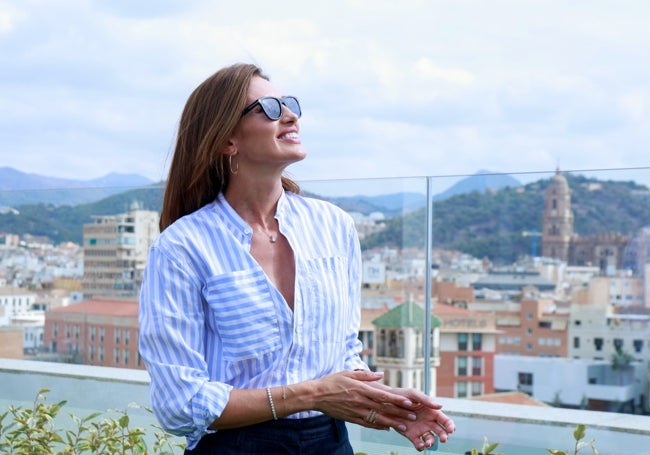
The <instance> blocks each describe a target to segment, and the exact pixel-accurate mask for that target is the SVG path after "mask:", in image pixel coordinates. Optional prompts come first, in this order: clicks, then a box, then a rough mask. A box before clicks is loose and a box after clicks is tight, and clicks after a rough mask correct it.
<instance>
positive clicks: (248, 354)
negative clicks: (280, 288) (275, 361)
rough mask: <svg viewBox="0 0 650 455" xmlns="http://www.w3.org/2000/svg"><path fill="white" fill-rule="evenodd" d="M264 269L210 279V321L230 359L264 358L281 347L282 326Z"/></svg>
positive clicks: (208, 294)
mask: <svg viewBox="0 0 650 455" xmlns="http://www.w3.org/2000/svg"><path fill="white" fill-rule="evenodd" d="M271 292H273V291H272V289H271V288H270V286H269V284H268V281H267V279H266V276H265V275H264V272H262V271H261V270H254V269H253V270H240V271H236V272H230V273H226V274H223V275H219V276H215V277H212V278H211V279H210V280H208V282H207V283H206V290H205V299H206V301H207V306H208V314H207V315H206V316H207V321H208V325H209V326H210V328H211V329H212V330H214V331H215V332H216V333H217V334H218V338H219V339H220V340H221V344H222V346H221V348H222V353H223V356H224V358H225V359H226V360H228V361H241V360H248V359H255V358H257V359H261V358H262V357H268V356H269V354H271V353H273V352H275V351H278V350H279V349H280V347H281V337H280V326H279V321H278V317H277V313H276V310H275V306H274V302H273V297H272V295H271Z"/></svg>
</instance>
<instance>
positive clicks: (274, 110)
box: [260, 98, 282, 120]
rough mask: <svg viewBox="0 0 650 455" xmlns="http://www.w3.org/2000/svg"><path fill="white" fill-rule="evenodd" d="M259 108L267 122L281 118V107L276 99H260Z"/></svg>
mask: <svg viewBox="0 0 650 455" xmlns="http://www.w3.org/2000/svg"><path fill="white" fill-rule="evenodd" d="M260 106H262V109H263V110H264V113H265V114H266V116H267V117H268V118H269V120H278V119H280V117H282V105H281V104H280V101H278V100H277V99H276V98H262V99H261V100H260Z"/></svg>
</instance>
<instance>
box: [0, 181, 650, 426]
mask: <svg viewBox="0 0 650 455" xmlns="http://www.w3.org/2000/svg"><path fill="white" fill-rule="evenodd" d="M590 185H593V184H590ZM590 190H591V191H593V192H594V193H595V194H598V188H596V187H592V188H590ZM486 191H490V190H486ZM572 194H573V189H572V188H571V187H570V186H569V183H568V180H567V178H565V176H564V175H563V173H562V172H560V171H559V170H558V171H557V172H556V174H555V175H553V176H552V177H551V178H550V179H549V180H548V182H547V185H545V187H544V188H543V191H542V194H541V195H540V197H541V198H542V200H543V206H542V207H540V209H541V213H539V214H535V216H536V217H539V219H540V220H541V223H540V225H539V227H538V229H535V230H533V229H531V230H527V231H523V232H521V236H522V238H524V239H525V242H527V243H528V244H529V245H530V250H529V251H530V254H525V255H521V256H520V257H518V258H517V259H516V261H514V262H512V263H509V264H503V263H500V264H496V263H494V262H493V261H491V260H490V259H489V258H486V257H474V256H472V255H470V254H468V253H465V252H462V251H459V250H450V249H441V248H436V247H435V246H434V248H433V249H432V251H431V253H430V257H427V254H426V248H425V247H424V245H423V247H422V248H417V247H413V246H406V247H399V246H395V245H390V244H386V245H373V246H370V247H366V248H364V249H363V283H362V310H361V311H362V314H361V316H362V319H361V328H360V333H359V338H360V339H361V341H362V342H363V347H364V349H363V351H362V356H363V359H364V361H366V363H367V364H368V365H369V366H370V367H371V368H372V369H375V370H378V371H383V372H385V376H384V377H385V379H384V381H385V383H387V384H389V385H391V386H395V387H413V388H417V389H420V390H425V389H427V390H428V391H429V393H430V394H431V395H433V396H437V397H448V398H458V399H472V400H477V401H485V402H490V403H513V404H523V405H529V406H538V407H556V408H558V407H559V408H570V409H581V410H591V411H606V412H616V413H625V414H636V415H641V414H643V415H647V414H648V413H649V412H650V402H649V401H648V396H649V395H650V393H649V392H650V390H649V388H650V384H649V382H648V365H649V363H650V301H649V299H650V291H649V290H648V284H647V283H648V279H647V278H648V274H649V273H650V265H648V263H649V262H650V257H649V255H650V229H646V228H641V229H638V230H637V231H635V232H599V233H596V234H593V235H579V234H578V233H577V232H576V231H575V225H576V224H578V222H577V220H576V218H578V217H579V216H581V214H580V206H579V205H576V203H575V201H573V200H572ZM643 197H645V195H643ZM572 204H573V205H572ZM14 210H15V209H14ZM7 211H8V210H7V209H5V212H7ZM576 212H577V213H576ZM349 213H350V215H351V216H352V217H353V219H354V220H355V223H356V226H357V230H358V233H359V237H360V239H361V242H362V245H364V244H365V245H368V243H367V240H368V239H370V238H371V237H372V236H377V235H378V234H381V233H382V232H384V233H385V232H386V231H387V229H388V225H389V224H390V217H391V216H397V217H400V216H402V215H404V216H406V214H407V213H408V210H405V211H404V213H403V214H401V215H390V216H389V215H386V214H383V213H379V212H376V211H375V212H372V213H368V214H364V213H360V212H355V211H349ZM531 217H533V214H531ZM582 222H584V221H582ZM157 223H158V213H157V212H156V211H152V210H147V209H144V208H142V207H141V205H140V204H138V203H133V204H132V206H131V207H130V208H128V210H126V211H125V212H124V213H121V214H117V215H116V214H101V213H96V214H93V215H92V217H91V221H90V222H88V223H84V224H83V232H82V236H83V241H82V244H76V243H74V242H64V243H61V244H56V245H55V244H53V243H52V242H51V240H50V239H48V238H46V237H43V236H35V235H31V234H29V233H20V232H3V229H2V226H1V225H0V358H7V359H22V360H33V361H45V362H57V363H66V364H77V365H87V366H94V367H95V366H98V367H112V368H121V369H135V370H144V364H143V362H142V360H141V359H140V356H139V354H138V348H137V339H138V315H137V313H138V303H137V296H138V293H139V286H140V281H141V278H142V271H143V269H144V265H145V263H146V259H147V251H148V249H149V246H150V245H151V243H152V242H153V240H154V239H155V238H156V236H157V235H158V227H157ZM405 229H406V228H405ZM428 264H430V265H428ZM428 269H430V270H428ZM427 277H430V279H431V281H430V283H429V286H427ZM428 290H430V298H429V299H427V291H428ZM427 305H429V308H430V309H431V314H430V316H429V317H428V321H427V313H426V308H427ZM427 326H428V327H429V330H430V332H429V333H426V327H427ZM427 355H428V356H429V358H426V356H427Z"/></svg>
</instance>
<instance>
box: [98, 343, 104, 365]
mask: <svg viewBox="0 0 650 455" xmlns="http://www.w3.org/2000/svg"><path fill="white" fill-rule="evenodd" d="M99 361H100V362H103V361H104V346H100V347H99Z"/></svg>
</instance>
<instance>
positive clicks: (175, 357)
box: [139, 244, 232, 449]
mask: <svg viewBox="0 0 650 455" xmlns="http://www.w3.org/2000/svg"><path fill="white" fill-rule="evenodd" d="M201 290H202V284H201V283H200V281H199V280H198V279H197V278H196V277H194V276H193V275H192V274H191V272H190V268H189V267H188V265H187V264H184V263H183V261H182V259H181V258H180V257H178V256H176V255H174V254H171V253H170V252H168V251H163V250H161V249H160V248H159V245H158V244H155V245H154V246H153V247H152V248H151V250H150V252H149V257H148V262H147V267H146V269H145V272H144V278H143V282H142V290H141V293H140V308H139V323H140V332H139V349H140V355H141V356H142V359H143V360H144V362H145V365H146V367H147V371H148V372H149V375H150V376H151V387H150V401H151V407H152V409H153V411H154V414H155V415H156V417H157V419H158V421H159V422H160V425H161V426H162V427H163V428H164V429H165V430H167V431H169V432H170V433H172V434H175V435H182V436H188V449H191V448H192V447H190V445H191V446H194V445H195V444H196V442H197V441H198V440H199V439H200V438H201V437H202V436H203V435H204V434H205V433H208V432H210V430H208V426H209V425H210V424H211V423H212V422H213V421H214V420H215V419H216V418H218V417H219V416H220V415H221V413H222V412H223V409H224V408H225V407H226V404H227V402H228V398H229V396H230V391H231V390H232V386H230V385H228V384H225V383H222V382H214V381H210V378H209V376H208V369H207V364H206V358H205V346H204V345H205V316H204V304H203V297H202V292H201Z"/></svg>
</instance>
